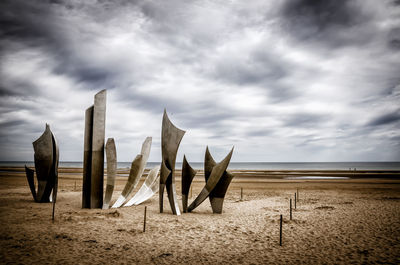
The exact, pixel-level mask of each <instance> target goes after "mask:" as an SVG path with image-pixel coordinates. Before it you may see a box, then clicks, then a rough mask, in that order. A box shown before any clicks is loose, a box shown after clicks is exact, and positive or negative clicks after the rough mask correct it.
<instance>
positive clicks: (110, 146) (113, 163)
mask: <svg viewBox="0 0 400 265" xmlns="http://www.w3.org/2000/svg"><path fill="white" fill-rule="evenodd" d="M106 157H107V186H106V195H105V196H104V202H103V209H108V208H109V207H110V200H111V197H112V194H113V191H114V184H115V176H116V174H117V150H116V148H115V142H114V138H108V139H107V143H106Z"/></svg>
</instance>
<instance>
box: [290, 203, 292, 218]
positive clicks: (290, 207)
mask: <svg viewBox="0 0 400 265" xmlns="http://www.w3.org/2000/svg"><path fill="white" fill-rule="evenodd" d="M290 220H292V198H290Z"/></svg>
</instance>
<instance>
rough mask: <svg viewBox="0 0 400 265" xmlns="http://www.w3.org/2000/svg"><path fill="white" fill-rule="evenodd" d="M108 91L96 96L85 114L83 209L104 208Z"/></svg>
mask: <svg viewBox="0 0 400 265" xmlns="http://www.w3.org/2000/svg"><path fill="white" fill-rule="evenodd" d="M106 97H107V93H106V90H105V89H104V90H102V91H100V92H99V93H97V94H96V95H95V96H94V105H93V106H92V107H90V108H88V109H87V110H86V113H85V136H84V156H83V187H82V208H101V207H102V206H103V185H104V183H103V182H104V136H105V125H106Z"/></svg>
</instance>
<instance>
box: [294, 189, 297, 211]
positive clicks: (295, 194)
mask: <svg viewBox="0 0 400 265" xmlns="http://www.w3.org/2000/svg"><path fill="white" fill-rule="evenodd" d="M296 202H297V193H296V192H295V193H294V209H295V210H296V207H297V206H296Z"/></svg>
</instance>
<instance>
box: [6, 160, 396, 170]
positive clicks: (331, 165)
mask: <svg viewBox="0 0 400 265" xmlns="http://www.w3.org/2000/svg"><path fill="white" fill-rule="evenodd" d="M159 164H160V162H148V163H147V165H146V168H153V167H155V166H157V165H159ZM24 165H27V166H29V167H33V166H34V162H33V161H0V166H6V167H10V166H12V167H23V166H24ZM190 165H191V166H192V167H193V168H195V169H203V167H204V164H203V162H191V163H190ZM130 166H131V162H118V165H117V167H118V168H121V169H124V168H130ZM59 167H77V168H81V167H83V163H82V162H71V161H60V163H59ZM105 167H106V165H105ZM175 168H177V169H179V168H182V163H179V162H177V163H176V165H175ZM228 169H230V170H235V169H237V170H279V169H280V170H349V169H350V170H400V162H231V163H230V164H229V167H228Z"/></svg>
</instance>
